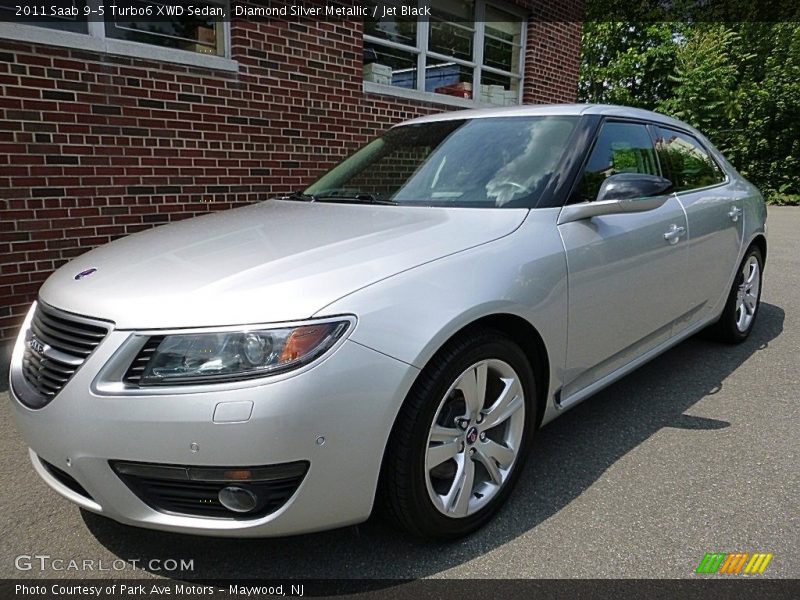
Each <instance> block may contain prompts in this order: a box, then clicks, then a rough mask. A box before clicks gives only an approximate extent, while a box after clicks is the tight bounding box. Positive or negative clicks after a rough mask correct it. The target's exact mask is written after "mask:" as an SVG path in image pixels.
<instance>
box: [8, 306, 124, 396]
mask: <svg viewBox="0 0 800 600" xmlns="http://www.w3.org/2000/svg"><path fill="white" fill-rule="evenodd" d="M107 333H108V327H106V326H105V325H103V323H101V322H98V321H95V320H93V319H86V318H83V317H78V316H74V315H70V314H68V313H64V312H61V311H59V310H56V309H53V308H50V307H48V306H45V305H44V304H42V303H39V304H38V305H37V306H36V311H35V312H34V314H33V319H32V320H31V325H30V329H29V330H28V332H27V333H26V340H25V342H26V343H25V352H24V353H23V355H22V375H23V377H24V378H25V381H26V382H27V383H28V384H29V385H30V386H31V387H32V388H33V390H34V391H35V392H36V395H38V398H36V397H30V396H28V395H27V394H23V395H20V399H21V400H22V401H23V402H24V403H25V404H26V405H28V406H30V407H31V408H41V407H42V406H44V405H45V404H47V403H48V402H50V400H52V399H53V398H55V396H56V394H58V392H60V391H61V388H63V387H64V385H65V384H66V383H67V382H68V381H69V380H70V378H71V377H72V376H73V375H74V374H75V371H77V370H78V368H80V366H81V365H82V364H83V362H84V361H85V360H86V358H87V357H88V356H89V355H90V354H91V353H92V352H93V351H94V349H95V348H96V347H97V345H98V344H99V343H100V342H101V341H102V340H103V338H104V337H105V336H106V334H107Z"/></svg>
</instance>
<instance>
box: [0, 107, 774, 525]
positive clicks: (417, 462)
mask: <svg viewBox="0 0 800 600" xmlns="http://www.w3.org/2000/svg"><path fill="white" fill-rule="evenodd" d="M765 220H766V209H765V206H764V202H763V200H762V197H761V194H760V193H759V191H758V190H757V189H756V188H755V187H754V186H753V185H751V184H750V183H748V182H747V181H746V180H745V179H744V178H743V177H742V176H741V175H739V174H738V173H737V172H736V171H735V170H734V168H733V167H732V166H731V165H730V163H728V161H727V160H725V158H724V157H723V156H722V155H721V154H720V153H719V152H718V151H717V150H716V149H715V148H714V147H713V146H712V145H711V143H709V141H708V140H707V139H706V138H705V137H704V136H703V135H702V134H701V133H700V132H698V131H697V130H695V129H693V128H692V127H689V126H688V125H686V124H684V123H681V122H679V121H676V120H674V119H671V118H668V117H665V116H662V115H659V114H655V113H651V112H646V111H642V110H636V109H628V108H623V107H613V106H591V105H564V106H544V107H543V106H538V107H514V108H506V109H492V110H469V111H461V112H450V113H447V114H442V115H436V116H429V117H424V118H420V119H415V120H413V121H409V122H407V123H402V124H400V125H397V126H395V127H393V128H391V129H389V130H388V131H387V132H386V133H385V134H384V135H382V136H380V137H379V138H377V139H375V140H374V141H372V142H370V143H368V144H367V145H366V146H364V147H363V148H362V149H360V150H359V151H357V152H356V153H355V154H353V155H352V156H350V157H349V158H347V159H346V160H344V161H343V162H342V163H341V164H339V165H338V166H336V167H335V168H333V169H332V170H331V171H329V172H328V173H327V174H325V175H324V176H322V177H321V178H320V179H319V180H318V181H316V183H314V184H313V185H311V186H310V187H309V188H307V189H306V190H304V191H303V192H297V193H294V194H292V195H289V196H285V197H281V198H276V199H271V200H267V201H264V202H262V203H259V204H255V205H252V206H247V207H244V208H238V209H235V210H230V211H225V212H219V213H215V214H211V215H207V216H203V217H199V218H194V219H190V220H186V221H182V222H179V223H174V224H169V225H166V226H163V227H159V228H157V229H154V230H150V231H146V232H142V233H138V234H136V235H132V236H130V237H127V238H124V239H120V240H117V241H115V242H113V243H111V244H108V245H106V246H103V247H100V248H97V249H95V250H92V251H91V252H88V253H86V254H84V255H83V256H81V257H79V258H77V259H75V260H73V261H72V262H71V263H69V264H67V265H66V266H63V267H61V268H60V269H59V270H58V271H56V273H55V274H53V275H52V276H51V277H50V278H49V279H48V280H47V282H46V283H45V284H44V286H43V287H42V288H41V291H40V293H39V297H38V300H37V302H36V303H35V304H34V305H33V306H32V307H31V309H30V312H29V313H28V315H27V318H26V320H25V322H24V325H23V328H22V331H21V333H20V336H19V339H18V342H17V344H16V347H15V351H14V355H13V358H12V365H11V376H10V377H11V392H12V400H11V402H12V405H13V413H14V416H15V419H16V423H17V426H18V428H19V430H20V431H21V433H22V436H23V437H24V439H25V441H26V442H27V444H28V445H29V446H30V457H31V460H32V462H33V466H34V468H35V470H36V472H37V473H38V474H39V475H40V476H41V477H42V479H44V480H45V481H46V482H47V484H48V485H49V486H50V487H52V488H53V489H54V490H56V491H57V492H58V493H60V494H61V495H62V496H65V497H66V498H68V499H70V500H72V501H73V502H74V503H76V504H78V505H79V506H81V507H83V508H84V509H86V510H88V511H92V512H95V513H99V514H102V515H105V516H107V517H109V518H111V519H114V520H117V521H120V522H122V523H127V524H130V525H136V526H140V527H148V528H153V529H162V530H169V531H179V532H187V533H194V534H204V535H217V536H278V535H287V534H295V533H301V532H309V531H316V530H322V529H327V528H332V527H339V526H343V525H348V524H352V523H358V522H360V521H364V520H365V519H367V517H369V515H370V514H371V512H372V511H373V508H374V507H375V506H376V505H378V504H381V505H383V506H384V507H385V508H386V509H387V510H386V512H387V514H389V515H390V516H391V517H393V518H394V520H396V521H397V522H398V523H399V524H400V525H401V526H403V527H404V528H405V529H407V530H409V531H410V532H412V533H414V534H416V535H420V536H425V537H431V538H452V537H456V536H460V535H464V534H467V533H469V532H471V531H473V530H475V529H476V528H478V527H480V526H481V525H482V524H484V523H485V522H486V521H487V520H488V519H489V518H490V517H492V515H493V514H494V513H496V512H497V510H498V509H499V507H500V506H501V505H502V504H503V502H504V501H505V500H506V498H507V497H508V495H509V493H510V492H511V490H512V488H513V486H514V483H515V481H516V480H517V479H518V478H519V475H520V472H521V470H522V467H523V463H524V462H525V460H526V457H527V456H526V455H527V454H528V450H529V447H530V444H531V439H532V437H533V436H534V435H535V432H536V430H537V428H539V427H540V426H542V425H544V424H546V423H547V422H549V421H551V420H553V419H554V418H556V417H557V416H559V415H560V414H561V413H563V412H564V411H565V410H567V409H569V408H570V407H572V406H575V405H576V404H577V403H579V402H581V401H582V400H584V399H585V398H587V397H589V396H591V395H592V394H593V393H595V392H596V391H598V390H600V389H601V388H603V387H604V386H607V385H608V384H610V383H611V382H613V381H614V380H616V379H618V378H620V377H622V376H623V375H625V374H626V373H629V372H630V371H631V370H633V369H635V368H636V367H638V366H640V365H642V364H643V363H645V362H646V361H648V360H650V359H652V358H654V357H656V356H657V355H658V354H659V353H661V352H663V351H665V350H666V349H668V348H669V347H671V346H673V345H675V344H677V343H678V342H680V341H681V340H683V339H685V338H686V337H688V336H690V335H692V334H694V333H696V332H698V331H700V330H701V329H709V330H710V331H712V332H713V333H714V334H715V335H716V336H718V338H719V339H721V340H723V341H725V342H734V343H735V342H741V341H742V340H744V339H745V338H746V337H747V336H748V334H749V333H750V331H751V330H752V328H753V324H754V322H755V319H756V316H757V314H758V306H759V298H760V292H761V280H762V273H763V270H764V261H765V259H766V255H767V248H766V237H765ZM675 393H676V394H680V393H681V392H680V388H679V387H678V388H677V389H676V390H675ZM531 460H533V461H535V460H536V457H535V456H533V457H531ZM540 485H547V482H540Z"/></svg>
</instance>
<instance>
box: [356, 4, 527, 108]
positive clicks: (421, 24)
mask: <svg viewBox="0 0 800 600" xmlns="http://www.w3.org/2000/svg"><path fill="white" fill-rule="evenodd" d="M367 4H368V5H369V7H370V9H369V14H370V15H372V14H375V16H374V18H373V17H367V18H365V20H364V80H365V81H367V82H371V83H378V84H383V85H388V86H394V87H398V88H405V89H408V90H416V91H424V92H431V93H434V94H444V95H448V96H455V97H457V98H465V99H472V100H476V101H478V102H480V103H482V104H495V105H500V106H509V105H513V104H519V103H520V100H521V91H522V90H521V88H522V76H523V70H522V69H523V65H522V59H523V52H524V45H525V19H524V17H523V16H522V15H521V14H520V13H519V12H517V11H515V10H514V9H513V8H507V7H505V5H502V4H500V3H499V2H495V1H493V0H441V1H437V2H436V3H435V6H432V5H431V4H432V3H429V2H426V1H425V0H420V6H421V7H423V6H430V10H431V16H430V17H419V18H417V17H407V16H406V17H404V16H402V15H403V10H402V8H403V5H406V6H407V5H408V3H407V2H402V1H401V0H384V1H383V2H374V1H373V2H368V3H367ZM376 8H377V12H376V13H373V10H374V9H376ZM392 8H394V10H393V11H392V10H391V9H392ZM387 9H388V10H387Z"/></svg>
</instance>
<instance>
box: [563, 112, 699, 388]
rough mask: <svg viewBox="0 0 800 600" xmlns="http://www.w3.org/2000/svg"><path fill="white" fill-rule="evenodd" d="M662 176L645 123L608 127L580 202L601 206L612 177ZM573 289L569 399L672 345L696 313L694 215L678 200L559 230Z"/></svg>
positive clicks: (595, 148) (594, 155) (588, 168)
mask: <svg viewBox="0 0 800 600" xmlns="http://www.w3.org/2000/svg"><path fill="white" fill-rule="evenodd" d="M621 172H639V173H648V174H651V175H660V170H659V166H658V161H657V160H656V154H655V149H654V147H653V141H652V137H651V135H650V132H649V131H648V128H647V126H646V125H644V124H639V123H631V122H615V121H607V122H605V123H604V124H603V125H602V126H601V129H600V131H599V133H598V135H597V139H596V141H595V144H594V146H593V149H592V151H591V153H590V156H589V160H588V162H587V165H586V167H585V169H584V173H583V175H582V180H581V182H580V184H579V186H578V188H577V191H576V193H575V194H574V195H573V197H572V198H571V201H572V202H585V201H593V200H594V199H595V198H596V197H597V192H598V190H599V188H600V185H601V184H602V182H603V180H604V179H605V178H606V177H609V176H611V175H614V174H615V173H621ZM559 231H560V234H561V238H562V241H563V243H564V248H565V250H566V256H567V269H568V281H569V283H568V285H569V300H568V303H569V307H568V311H569V317H568V335H567V338H568V346H567V364H566V373H565V378H564V381H565V386H564V389H563V390H562V398H564V399H566V398H568V397H569V396H570V395H572V394H574V393H575V392H578V391H580V390H581V389H583V388H584V387H586V386H587V385H589V384H590V383H593V382H594V381H596V380H598V379H600V378H602V377H604V376H605V375H608V374H609V373H612V372H613V371H615V370H616V369H618V368H619V367H622V366H624V365H625V364H627V363H628V362H630V361H631V360H633V359H635V358H637V357H638V356H640V355H641V354H643V353H645V352H647V351H648V350H650V349H652V348H654V347H655V346H657V345H658V344H660V343H662V342H664V341H666V340H667V339H668V338H669V337H670V335H671V333H672V326H673V324H674V323H675V322H676V321H677V320H678V319H680V318H681V316H682V315H684V314H685V313H686V312H687V311H688V310H689V308H690V307H689V304H688V302H687V298H686V293H685V292H686V290H685V285H684V282H685V278H686V267H687V260H688V252H687V246H686V234H687V232H688V224H687V221H686V216H685V213H684V210H683V207H682V206H681V204H680V202H679V201H678V199H677V198H676V197H675V195H674V194H672V195H671V197H670V198H668V199H667V201H666V202H665V203H664V204H663V205H662V206H661V207H659V208H657V209H654V210H651V211H647V212H641V213H628V214H615V215H604V216H599V217H593V218H591V219H584V220H582V221H574V222H570V223H564V224H562V225H559Z"/></svg>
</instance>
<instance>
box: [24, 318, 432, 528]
mask: <svg viewBox="0 0 800 600" xmlns="http://www.w3.org/2000/svg"><path fill="white" fill-rule="evenodd" d="M128 335H130V332H124V331H112V332H111V333H110V334H109V335H108V337H107V338H106V339H105V340H104V341H103V342H102V344H100V346H99V347H98V348H97V349H96V350H95V352H94V353H93V354H92V355H91V356H90V357H89V358H88V359H87V360H86V362H85V363H84V365H83V366H82V367H81V368H80V369H79V370H78V371H77V372H76V373H75V375H74V376H73V377H72V379H71V380H70V381H69V382H68V383H67V384H66V386H65V387H64V388H63V389H62V390H61V392H60V393H59V394H58V395H57V396H56V398H55V399H54V400H53V401H52V402H50V403H49V404H48V405H46V406H45V407H44V408H41V409H38V410H31V409H29V408H27V407H25V406H24V405H23V404H21V403H20V402H19V400H18V399H17V398H16V396H15V394H14V390H13V386H12V389H11V398H12V400H11V404H12V413H13V415H14V418H15V420H16V423H17V427H18V429H19V431H20V433H21V434H22V437H23V439H24V440H25V441H26V442H27V443H28V445H29V446H30V448H31V459H32V462H33V465H34V467H35V469H36V471H37V473H38V474H39V475H40V476H41V477H42V479H44V481H45V482H46V483H48V485H50V487H51V488H53V489H54V490H56V491H57V492H58V493H60V494H61V495H62V496H64V497H66V498H68V499H69V500H71V501H73V502H75V503H76V504H78V505H80V506H82V507H83V508H85V509H86V510H89V511H92V512H96V513H99V514H102V515H105V516H107V517H110V518H112V519H114V520H116V521H119V522H121V523H125V524H129V525H135V526H140V527H146V528H152V529H161V530H168V531H177V532H182V533H193V534H201V535H213V536H235V537H262V536H264V537H265V536H282V535H289V534H297V533H305V532H311V531H318V530H322V529H329V528H333V527H338V526H343V525H348V524H352V523H357V522H360V521H363V520H365V519H366V518H367V517H368V516H369V514H370V512H371V510H372V504H373V500H374V496H375V490H376V487H377V482H378V476H379V472H380V464H381V460H382V457H383V451H384V448H385V444H386V440H387V439H388V437H389V433H390V430H391V427H392V424H393V422H394V418H395V416H396V414H397V411H398V410H399V408H400V405H401V403H402V401H403V399H404V398H405V395H406V393H407V391H408V389H409V388H410V386H411V384H412V382H413V380H414V378H415V377H416V375H417V373H418V370H417V369H415V368H414V367H411V366H409V365H407V364H405V363H402V362H400V361H397V360H395V359H393V358H390V357H388V356H385V355H383V354H380V353H378V352H375V351H373V350H371V349H368V348H365V347H364V346H361V345H359V344H358V343H356V342H353V341H350V340H346V341H345V342H344V343H343V344H342V345H341V346H340V347H338V348H337V349H336V350H335V351H334V352H333V353H332V354H330V355H329V356H327V357H326V358H324V359H323V360H322V361H320V362H319V363H318V364H315V365H313V366H312V367H311V368H309V369H308V370H305V371H303V372H301V373H298V374H297V375H293V376H290V377H285V378H282V379H279V380H278V379H276V380H270V379H265V380H264V383H263V385H257V386H254V387H247V388H241V389H227V390H224V391H214V392H211V391H209V392H199V393H191V394H185V393H184V394H174V395H164V394H162V395H157V396H155V395H154V396H141V395H140V396H113V395H112V396H109V395H98V394H97V393H95V392H93V391H92V382H93V380H94V378H95V376H96V375H97V373H98V372H99V371H100V370H101V368H102V366H103V365H105V364H106V363H107V361H108V359H109V358H110V357H111V356H112V355H113V354H114V352H115V351H116V350H117V349H118V348H119V347H120V346H121V345H122V343H123V342H124V341H125V339H126V338H127V337H128ZM16 360H21V359H20V356H19V352H15V356H14V357H13V358H12V368H13V366H14V365H13V361H16ZM228 402H241V403H250V402H252V413H251V416H250V418H249V419H248V420H246V421H241V422H232V423H217V422H214V420H213V419H214V414H215V410H218V404H220V403H228ZM322 440H324V443H321V442H322ZM40 458H41V460H44V461H46V462H47V463H50V465H52V466H54V467H56V468H57V469H60V470H61V471H64V472H65V473H67V474H68V475H69V476H70V477H72V478H73V479H74V480H75V481H77V482H78V483H79V484H80V487H82V488H83V489H84V490H85V492H86V493H87V496H88V497H87V496H84V495H82V494H80V493H77V492H75V491H74V490H73V489H70V488H69V487H67V486H65V485H64V483H63V481H60V480H59V479H57V478H56V477H54V476H53V473H52V472H51V471H50V470H48V468H47V467H46V466H44V465H43V464H42V462H41V460H40ZM109 461H131V462H141V463H158V464H172V465H187V466H198V467H200V466H205V467H211V466H226V467H232V466H239V465H241V466H249V465H273V464H281V463H290V462H295V461H308V463H309V467H308V472H307V473H306V475H305V477H304V478H303V480H302V483H301V484H300V486H299V488H298V489H297V491H296V492H295V493H294V494H293V495H292V496H291V497H290V498H289V500H288V501H287V502H286V503H285V504H284V505H283V506H282V507H281V508H279V509H278V510H276V511H275V512H272V513H271V514H268V515H266V516H263V517H260V518H254V519H242V518H239V519H226V518H208V517H196V516H186V515H177V514H167V513H164V512H160V511H158V510H155V509H153V508H151V507H150V506H148V505H147V504H146V503H145V502H143V501H142V500H141V499H140V498H139V497H138V496H137V495H136V494H135V493H134V492H133V491H131V489H130V488H129V487H128V486H127V485H126V484H125V483H124V482H123V481H122V479H120V477H119V476H118V475H117V474H116V473H115V472H114V471H113V470H112V468H111V466H110V465H109Z"/></svg>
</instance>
